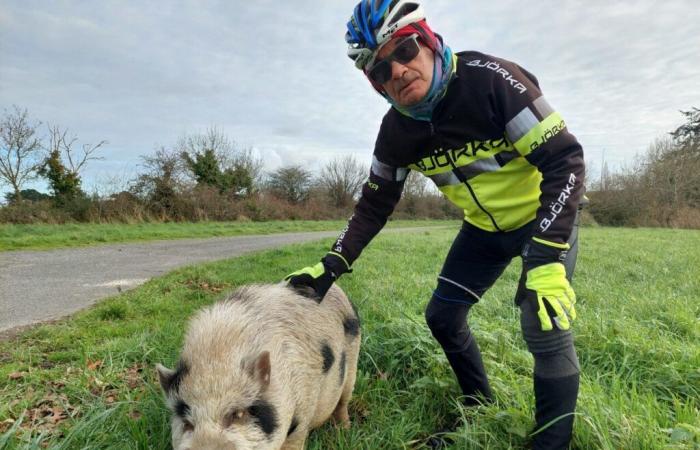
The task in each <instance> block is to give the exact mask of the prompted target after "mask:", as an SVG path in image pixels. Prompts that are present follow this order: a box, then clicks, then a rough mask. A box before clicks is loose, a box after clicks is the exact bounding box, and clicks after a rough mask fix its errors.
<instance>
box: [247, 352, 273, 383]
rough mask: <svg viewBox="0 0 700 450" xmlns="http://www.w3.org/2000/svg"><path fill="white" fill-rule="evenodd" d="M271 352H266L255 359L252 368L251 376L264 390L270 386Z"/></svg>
mask: <svg viewBox="0 0 700 450" xmlns="http://www.w3.org/2000/svg"><path fill="white" fill-rule="evenodd" d="M270 369H271V367H270V352H268V351H264V352H262V353H260V355H258V357H257V358H255V362H254V363H253V364H252V366H251V367H250V374H251V375H252V376H253V379H254V380H256V381H257V382H258V383H260V385H261V386H262V388H263V389H267V387H268V386H269V385H270Z"/></svg>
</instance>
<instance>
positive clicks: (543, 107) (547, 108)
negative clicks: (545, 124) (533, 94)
mask: <svg viewBox="0 0 700 450" xmlns="http://www.w3.org/2000/svg"><path fill="white" fill-rule="evenodd" d="M532 104H533V105H535V109H537V112H538V113H540V116H542V119H546V118H547V117H549V115H550V114H552V113H553V112H554V108H552V106H551V105H550V104H549V102H547V100H546V99H545V98H544V95H543V96H541V97H540V98H538V99H537V100H535V101H534V102H532Z"/></svg>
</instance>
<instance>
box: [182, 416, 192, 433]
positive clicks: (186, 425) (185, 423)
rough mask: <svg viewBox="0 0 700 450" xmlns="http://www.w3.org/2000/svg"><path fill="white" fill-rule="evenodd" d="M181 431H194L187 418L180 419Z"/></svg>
mask: <svg viewBox="0 0 700 450" xmlns="http://www.w3.org/2000/svg"><path fill="white" fill-rule="evenodd" d="M182 431H184V432H185V433H189V432H191V431H194V425H192V422H190V421H189V420H187V419H184V420H183V421H182Z"/></svg>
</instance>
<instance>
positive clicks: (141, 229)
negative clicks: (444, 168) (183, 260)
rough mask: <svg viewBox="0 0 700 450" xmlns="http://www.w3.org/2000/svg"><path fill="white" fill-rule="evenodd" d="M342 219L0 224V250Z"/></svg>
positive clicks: (307, 225) (297, 227)
mask: <svg viewBox="0 0 700 450" xmlns="http://www.w3.org/2000/svg"><path fill="white" fill-rule="evenodd" d="M453 222H454V221H450V222H446V221H441V220H396V221H391V222H389V224H388V226H390V227H413V226H432V225H444V224H445V223H453ZM346 223H347V221H346V220H282V221H270V222H196V223H191V222H173V223H141V224H95V223H87V224H83V223H75V224H64V225H48V224H36V225H8V224H0V251H8V250H47V249H53V248H66V247H79V246H88V245H95V244H107V243H115V242H136V241H152V240H156V239H182V238H207V237H215V236H240V235H246V234H272V233H285V232H298V231H325V230H340V229H341V228H342V227H344V226H345V224H346Z"/></svg>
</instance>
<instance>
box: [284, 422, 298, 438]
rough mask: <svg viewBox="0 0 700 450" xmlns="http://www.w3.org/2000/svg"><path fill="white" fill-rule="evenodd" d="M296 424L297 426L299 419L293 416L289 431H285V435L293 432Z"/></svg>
mask: <svg viewBox="0 0 700 450" xmlns="http://www.w3.org/2000/svg"><path fill="white" fill-rule="evenodd" d="M298 426H299V421H298V420H297V418H296V417H293V418H292V424H291V425H290V426H289V431H287V436H289V435H290V434H292V433H294V432H295V431H296V430H297V427H298Z"/></svg>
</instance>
